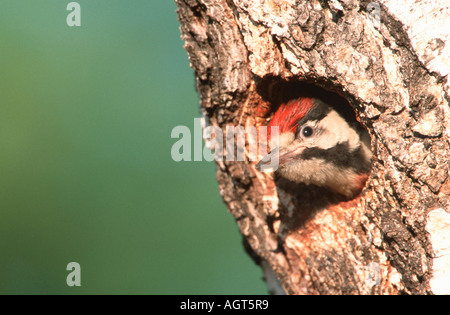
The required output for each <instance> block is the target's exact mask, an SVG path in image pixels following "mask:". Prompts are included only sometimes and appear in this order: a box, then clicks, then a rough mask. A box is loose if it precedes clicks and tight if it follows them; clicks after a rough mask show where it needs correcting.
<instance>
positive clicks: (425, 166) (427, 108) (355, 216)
mask: <svg viewBox="0 0 450 315" xmlns="http://www.w3.org/2000/svg"><path fill="white" fill-rule="evenodd" d="M400 2H401V3H400ZM176 3H177V5H178V15H179V20H180V23H181V33H182V38H183V40H184V41H185V48H186V50H187V52H188V55H189V59H190V62H191V66H192V68H193V69H194V70H195V74H196V79H197V87H198V91H199V94H200V98H201V111H202V113H203V115H204V116H205V117H206V121H207V122H208V123H209V124H211V125H213V126H216V127H219V128H221V129H222V130H224V132H225V128H226V126H245V127H248V126H264V125H267V122H268V121H269V120H270V117H271V115H272V114H273V113H274V111H275V110H276V106H277V105H278V104H279V103H280V102H281V101H283V100H286V99H289V98H291V97H293V96H298V95H301V93H302V91H305V89H310V88H311V89H318V90H319V91H320V90H321V89H323V91H324V92H323V93H328V92H331V93H335V94H336V95H339V96H340V97H343V98H345V100H346V101H347V102H348V104H349V105H348V106H349V108H352V109H353V111H354V112H355V114H356V117H357V119H358V121H359V122H360V123H361V124H362V125H363V126H364V127H365V128H366V129H367V130H368V132H369V134H370V136H371V141H372V151H373V153H374V159H373V168H372V172H371V175H370V177H369V180H368V182H367V184H366V187H365V188H364V190H363V192H362V194H361V195H360V196H358V197H357V198H355V199H353V200H351V201H347V202H337V203H330V202H321V200H322V199H326V192H323V191H320V190H317V189H316V190H314V189H311V190H307V192H306V193H305V192H304V191H298V190H290V189H288V188H286V187H283V185H282V183H279V182H277V181H275V180H274V176H273V175H272V174H271V173H261V172H259V171H257V170H256V169H255V164H256V162H254V161H251V160H250V158H249V156H247V158H246V160H245V161H244V162H240V161H216V163H217V166H218V167H217V180H218V182H219V190H220V194H221V196H222V197H223V200H224V201H225V203H226V204H227V206H228V209H229V211H230V212H231V214H232V215H233V216H234V217H235V219H236V222H237V224H238V226H239V228H240V231H241V233H242V235H243V238H244V243H245V246H246V248H247V249H248V252H249V253H250V255H251V256H252V257H253V258H254V260H255V262H257V263H258V264H259V265H261V267H262V269H263V271H264V274H265V278H266V280H267V282H268V284H269V288H270V290H271V292H272V293H282V292H286V293H288V294H441V293H450V198H449V197H450V182H449V176H448V174H449V167H450V165H449V156H450V149H449V145H450V142H449V138H450V109H449V103H448V100H449V92H450V88H449V83H448V82H447V75H448V73H449V72H450V64H449V60H450V41H449V38H450V35H449V34H450V25H449V19H448V16H449V14H450V5H449V3H448V1H434V0H429V1H418V0H403V1H398V0H396V1H394V0H380V1H377V2H368V1H355V0H312V1H306V0H176ZM445 24H447V25H445ZM325 91H328V92H325ZM249 138H250V137H248V136H247V137H246V141H247V144H248V143H249V142H250V139H249ZM246 152H247V153H248V151H246ZM312 200H314V202H315V203H313V202H312Z"/></svg>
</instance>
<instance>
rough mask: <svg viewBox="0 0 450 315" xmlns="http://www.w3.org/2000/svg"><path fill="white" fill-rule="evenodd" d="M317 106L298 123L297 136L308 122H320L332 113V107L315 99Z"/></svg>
mask: <svg viewBox="0 0 450 315" xmlns="http://www.w3.org/2000/svg"><path fill="white" fill-rule="evenodd" d="M314 102H315V105H316V106H314V107H313V108H311V109H310V110H309V111H308V112H307V113H306V115H305V117H303V118H302V119H300V120H299V121H298V128H297V132H296V133H297V134H298V132H299V131H300V128H301V127H302V126H303V125H304V124H305V123H306V122H308V121H320V120H322V119H324V118H325V116H327V115H328V113H329V112H331V107H330V106H328V105H327V104H325V103H324V102H322V101H321V100H319V99H314Z"/></svg>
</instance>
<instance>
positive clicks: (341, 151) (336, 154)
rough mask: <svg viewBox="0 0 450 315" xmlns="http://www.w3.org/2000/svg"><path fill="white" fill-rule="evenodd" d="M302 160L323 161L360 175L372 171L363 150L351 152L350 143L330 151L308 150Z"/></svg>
mask: <svg viewBox="0 0 450 315" xmlns="http://www.w3.org/2000/svg"><path fill="white" fill-rule="evenodd" d="M300 158H301V159H304V160H311V159H314V158H318V159H322V160H325V161H329V162H332V163H333V164H335V165H336V166H339V167H342V168H352V169H354V170H355V171H356V172H358V173H366V172H369V171H370V162H369V161H366V159H365V157H364V152H363V148H362V147H359V148H358V149H356V150H354V151H353V152H350V148H349V144H348V142H343V143H338V144H337V145H335V146H334V147H332V148H330V149H321V148H317V147H315V148H306V149H305V150H304V151H303V152H302V154H301V155H300Z"/></svg>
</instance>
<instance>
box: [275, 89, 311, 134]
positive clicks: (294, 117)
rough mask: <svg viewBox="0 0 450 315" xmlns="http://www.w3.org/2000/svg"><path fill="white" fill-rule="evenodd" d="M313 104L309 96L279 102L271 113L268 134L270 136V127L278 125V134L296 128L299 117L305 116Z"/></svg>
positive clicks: (293, 130)
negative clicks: (276, 108)
mask: <svg viewBox="0 0 450 315" xmlns="http://www.w3.org/2000/svg"><path fill="white" fill-rule="evenodd" d="M313 106H314V100H313V99H312V98H310V97H302V98H298V99H295V100H291V101H289V102H287V103H285V104H281V105H280V107H279V108H278V110H277V111H276V112H275V115H273V117H272V119H271V120H270V123H269V128H268V134H269V137H270V134H271V127H272V126H278V128H279V129H278V131H279V132H280V135H281V134H282V133H285V132H293V133H295V131H296V130H297V124H298V121H299V120H300V119H302V118H303V117H305V115H306V113H307V112H308V111H309V110H310V109H311V108H312V107H313Z"/></svg>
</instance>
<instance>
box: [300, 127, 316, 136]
mask: <svg viewBox="0 0 450 315" xmlns="http://www.w3.org/2000/svg"><path fill="white" fill-rule="evenodd" d="M301 132H302V136H303V137H305V138H309V137H311V136H312V135H313V134H314V129H312V127H310V126H305V127H303V128H302V131H301Z"/></svg>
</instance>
